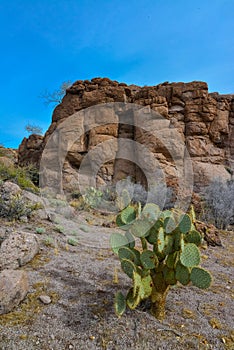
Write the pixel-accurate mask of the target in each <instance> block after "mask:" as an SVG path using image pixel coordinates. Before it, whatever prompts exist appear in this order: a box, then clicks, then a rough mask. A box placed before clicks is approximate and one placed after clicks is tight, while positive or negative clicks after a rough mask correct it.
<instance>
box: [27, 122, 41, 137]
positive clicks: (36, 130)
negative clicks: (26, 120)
mask: <svg viewBox="0 0 234 350" xmlns="http://www.w3.org/2000/svg"><path fill="white" fill-rule="evenodd" d="M25 130H26V131H27V132H28V133H29V135H32V134H36V135H42V134H43V130H42V128H41V127H40V126H38V125H32V124H27V125H26V126H25Z"/></svg>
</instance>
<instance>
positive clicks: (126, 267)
mask: <svg viewBox="0 0 234 350" xmlns="http://www.w3.org/2000/svg"><path fill="white" fill-rule="evenodd" d="M121 267H122V270H123V271H124V272H125V273H126V275H128V277H130V278H133V271H135V272H136V270H137V268H136V265H135V264H134V263H133V262H132V261H131V260H128V259H122V261H121Z"/></svg>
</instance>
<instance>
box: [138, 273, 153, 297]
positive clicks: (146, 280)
mask: <svg viewBox="0 0 234 350" xmlns="http://www.w3.org/2000/svg"><path fill="white" fill-rule="evenodd" d="M141 283H142V286H143V289H144V298H148V297H149V296H150V295H151V293H152V285H153V282H152V278H151V276H150V275H148V276H146V277H143V278H142V280H141Z"/></svg>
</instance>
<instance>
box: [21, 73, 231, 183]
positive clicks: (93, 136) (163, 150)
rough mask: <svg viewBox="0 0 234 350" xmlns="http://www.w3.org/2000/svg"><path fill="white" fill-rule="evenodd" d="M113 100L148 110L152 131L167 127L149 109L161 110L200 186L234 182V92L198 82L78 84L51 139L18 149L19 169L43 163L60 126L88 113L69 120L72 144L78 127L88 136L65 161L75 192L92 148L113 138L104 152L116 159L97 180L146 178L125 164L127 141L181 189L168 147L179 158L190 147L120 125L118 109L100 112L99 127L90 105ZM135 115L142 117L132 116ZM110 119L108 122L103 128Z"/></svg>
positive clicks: (57, 116)
mask: <svg viewBox="0 0 234 350" xmlns="http://www.w3.org/2000/svg"><path fill="white" fill-rule="evenodd" d="M110 102H123V103H133V104H137V105H139V106H142V110H143V109H144V113H143V116H144V117H143V118H144V121H143V123H144V126H145V125H146V130H149V131H150V130H157V129H160V128H161V126H160V125H159V123H161V122H162V120H161V121H160V120H159V119H158V120H157V119H153V118H152V116H151V112H150V111H152V110H153V111H155V112H156V113H160V115H161V116H162V117H163V118H164V122H163V123H165V122H166V123H167V129H168V130H169V131H170V129H171V130H173V128H175V129H176V131H177V132H178V134H179V135H180V138H181V139H182V140H183V143H184V147H186V148H187V150H188V152H189V155H190V157H191V159H192V164H193V169H194V185H195V189H196V188H199V187H200V186H203V185H206V184H208V183H209V181H210V180H211V179H212V178H213V177H215V176H220V177H222V178H224V179H230V177H231V175H230V173H231V172H233V170H234V95H219V94H218V93H208V87H207V84H206V83H204V82H196V81H195V82H191V83H163V84H160V85H157V86H151V87H148V86H147V87H139V86H135V85H130V86H128V85H126V84H124V83H118V82H116V81H111V80H110V79H108V78H103V79H102V78H94V79H92V80H91V81H88V80H85V81H81V80H79V81H76V82H75V83H74V84H73V85H72V86H71V87H70V88H69V89H68V90H67V93H66V96H65V97H64V98H63V101H62V103H61V104H60V105H58V106H57V107H56V108H55V110H54V113H53V117H52V124H51V126H50V127H49V129H48V131H47V133H46V135H45V137H44V138H43V139H42V138H41V136H40V137H37V136H35V135H32V136H30V137H29V138H28V139H24V140H23V142H22V144H21V145H20V147H19V164H20V165H25V164H26V163H29V162H31V163H35V164H39V162H40V156H41V154H42V151H43V149H44V148H45V146H46V144H47V141H48V140H49V138H50V136H51V135H52V134H53V132H54V131H55V130H56V129H57V128H58V126H59V125H62V124H61V123H62V122H63V121H65V120H66V119H67V118H68V117H69V116H71V115H73V114H75V113H76V112H78V111H82V110H84V113H82V112H80V113H78V114H76V115H77V117H75V118H73V119H71V120H70V121H69V127H68V128H66V130H65V132H66V133H67V135H68V136H67V140H69V138H70V139H71V140H72V139H74V135H75V134H76V133H77V130H78V129H79V132H81V133H82V136H81V137H80V138H79V140H78V141H76V142H74V143H72V144H71V145H70V146H69V147H68V153H67V156H66V160H65V163H64V164H63V182H64V185H65V187H66V188H68V189H69V188H70V189H71V188H73V187H74V186H75V184H76V183H77V171H78V169H79V168H80V165H81V163H82V162H84V159H86V158H87V154H89V157H91V158H90V161H92V162H93V163H95V164H98V160H97V156H95V159H92V152H91V151H92V150H93V149H94V148H95V147H96V146H97V145H99V144H100V143H102V142H103V141H108V140H110V143H109V146H107V147H105V152H106V153H107V155H106V158H108V152H109V154H110V155H113V154H114V157H112V158H111V157H109V158H111V159H109V160H108V161H106V162H105V164H102V165H101V166H100V168H99V171H98V173H97V183H98V184H103V183H105V182H108V181H112V180H119V179H122V178H124V177H126V176H128V175H131V176H133V177H134V178H135V179H136V181H141V182H143V183H144V175H143V174H142V171H141V170H140V169H139V168H140V167H139V166H137V165H136V164H134V163H133V162H131V161H129V160H127V159H121V143H120V142H119V141H118V140H119V139H120V138H125V139H129V140H134V141H137V142H139V143H142V144H144V145H145V147H146V148H147V149H149V150H150V151H151V152H152V153H153V154H154V156H155V159H157V160H158V161H159V163H160V166H161V168H162V170H163V171H164V172H165V175H166V179H167V183H168V184H169V185H176V181H175V176H176V175H175V173H176V170H175V165H174V164H173V160H172V159H171V156H170V152H168V149H167V147H166V146H167V142H168V141H170V143H171V145H172V147H173V149H174V154H178V158H179V157H181V154H184V150H183V149H181V145H180V144H179V143H178V140H176V138H175V137H174V136H173V132H171V133H170V132H169V131H168V130H167V134H166V137H167V138H168V140H167V141H166V139H165V140H164V141H165V142H163V143H162V142H160V141H159V140H158V139H157V138H156V139H155V137H153V136H152V135H151V134H150V132H149V131H145V130H142V129H141V128H137V127H135V126H133V125H126V124H124V123H123V120H121V118H124V115H123V116H121V113H116V114H115V115H113V113H112V112H113V111H112V112H110V113H107V109H106V108H105V109H103V113H101V112H100V109H99V114H98V115H96V116H95V117H94V119H95V120H94V121H93V122H92V118H89V116H87V113H85V109H86V108H87V107H90V106H95V105H97V104H103V103H110ZM141 116H142V113H141ZM77 118H79V120H77ZM132 118H133V119H134V118H136V117H135V116H132ZM141 118H142V117H141ZM99 119H100V120H99ZM121 121H122V123H121ZM104 122H106V123H108V124H106V125H101V124H103V123H104ZM134 123H135V119H134ZM134 123H133V124H134ZM67 143H68V141H67ZM56 151H57V150H54V156H53V152H52V151H51V155H50V160H49V163H51V174H50V173H49V172H48V173H47V177H50V175H51V178H54V173H53V172H54V171H56V166H55V164H53V162H55V163H56V159H55V154H56ZM128 152H129V155H130V156H131V153H132V152H134V149H133V148H131V147H129V150H128ZM100 156H101V155H100ZM102 156H103V155H102ZM85 157H86V158H85ZM176 157H177V156H176ZM130 158H131V157H130ZM136 159H137V160H139V162H138V165H139V164H141V162H142V161H144V156H142V155H141V154H137V155H136ZM227 169H229V171H228V170H227ZM58 180H59V179H58Z"/></svg>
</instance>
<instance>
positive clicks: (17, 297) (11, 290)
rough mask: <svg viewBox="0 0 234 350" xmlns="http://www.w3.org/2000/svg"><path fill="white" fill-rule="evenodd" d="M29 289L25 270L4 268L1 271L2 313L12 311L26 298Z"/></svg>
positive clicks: (0, 309) (0, 312)
mask: <svg viewBox="0 0 234 350" xmlns="http://www.w3.org/2000/svg"><path fill="white" fill-rule="evenodd" d="M28 290H29V285H28V277H27V274H26V272H25V271H20V270H3V271H1V272H0V315H3V314H6V313H8V312H10V311H12V310H13V309H14V308H15V307H16V306H18V305H19V303H20V302H21V301H22V300H24V298H25V296H26V295H27V293H28Z"/></svg>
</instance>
